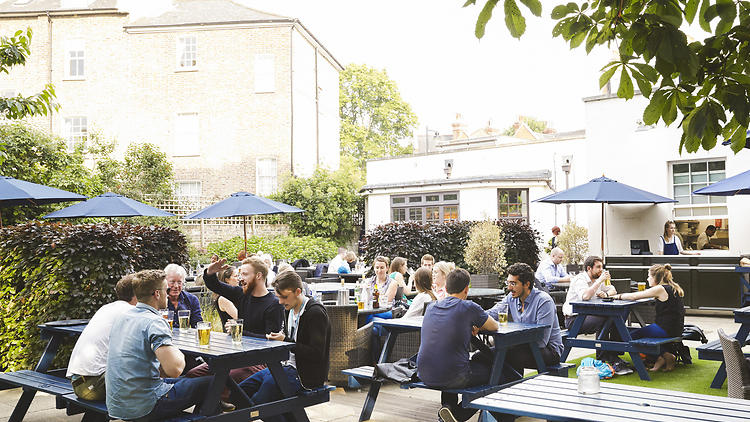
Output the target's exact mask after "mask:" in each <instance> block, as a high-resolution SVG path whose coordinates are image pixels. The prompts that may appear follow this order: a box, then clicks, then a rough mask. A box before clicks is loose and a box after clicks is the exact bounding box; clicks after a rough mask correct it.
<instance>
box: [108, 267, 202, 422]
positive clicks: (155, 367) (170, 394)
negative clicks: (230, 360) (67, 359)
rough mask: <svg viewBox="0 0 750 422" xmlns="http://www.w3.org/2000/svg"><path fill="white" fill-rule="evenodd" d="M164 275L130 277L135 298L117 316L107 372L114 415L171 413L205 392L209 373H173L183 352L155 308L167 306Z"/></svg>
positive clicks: (181, 364)
mask: <svg viewBox="0 0 750 422" xmlns="http://www.w3.org/2000/svg"><path fill="white" fill-rule="evenodd" d="M164 277H165V274H164V271H160V270H144V271H140V272H138V273H137V274H136V275H135V277H134V278H133V290H134V291H135V296H136V297H137V298H138V303H137V304H136V305H135V308H133V309H131V310H129V311H127V312H125V313H124V314H122V315H121V316H120V317H119V318H118V319H117V320H116V321H115V324H116V326H117V329H118V330H117V335H116V336H111V337H110V341H109V356H108V357H107V377H106V384H107V411H108V413H109V416H110V417H111V418H112V419H123V420H134V419H140V418H144V419H143V420H157V419H164V418H169V417H172V416H176V415H178V414H179V413H180V412H182V410H184V409H187V408H188V407H191V406H194V405H197V406H200V405H201V403H202V401H203V399H204V398H205V396H206V394H207V392H208V387H209V385H210V383H211V380H212V377H201V378H176V377H178V376H179V375H180V374H181V373H182V370H183V369H184V368H185V356H184V355H183V354H182V352H181V351H180V349H178V348H177V347H175V346H173V345H172V330H170V329H169V324H168V323H167V321H165V320H164V318H162V316H161V315H160V314H159V311H158V309H164V308H165V307H166V306H167V290H168V288H169V287H168V284H167V280H165V278H164ZM162 375H165V376H168V377H173V378H161V376H162Z"/></svg>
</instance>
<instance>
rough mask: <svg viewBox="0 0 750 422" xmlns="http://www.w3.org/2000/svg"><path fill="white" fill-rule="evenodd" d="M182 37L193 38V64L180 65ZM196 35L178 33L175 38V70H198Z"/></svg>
mask: <svg viewBox="0 0 750 422" xmlns="http://www.w3.org/2000/svg"><path fill="white" fill-rule="evenodd" d="M183 38H193V39H195V63H196V64H195V65H194V66H182V57H181V52H182V51H181V47H180V40H181V39H183ZM198 63H199V62H198V37H197V36H195V35H178V36H177V39H175V72H195V71H197V70H198Z"/></svg>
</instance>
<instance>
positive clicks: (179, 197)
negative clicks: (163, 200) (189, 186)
mask: <svg viewBox="0 0 750 422" xmlns="http://www.w3.org/2000/svg"><path fill="white" fill-rule="evenodd" d="M181 183H197V184H198V188H199V190H200V192H198V194H197V195H178V194H177V186H179V185H180V184H181ZM174 185H175V188H174V190H175V196H176V197H177V198H178V199H182V198H193V197H195V198H200V197H201V196H202V195H203V182H202V181H200V180H175V182H174Z"/></svg>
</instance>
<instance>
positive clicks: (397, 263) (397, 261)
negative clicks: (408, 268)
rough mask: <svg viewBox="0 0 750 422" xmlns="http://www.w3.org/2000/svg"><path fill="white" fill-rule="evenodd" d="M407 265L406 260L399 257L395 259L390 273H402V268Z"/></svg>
mask: <svg viewBox="0 0 750 422" xmlns="http://www.w3.org/2000/svg"><path fill="white" fill-rule="evenodd" d="M405 265H406V258H402V257H400V256H397V257H395V258H393V261H391V269H390V272H392V273H394V272H399V273H400V272H401V267H403V266H405Z"/></svg>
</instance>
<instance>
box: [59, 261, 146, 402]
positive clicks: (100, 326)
mask: <svg viewBox="0 0 750 422" xmlns="http://www.w3.org/2000/svg"><path fill="white" fill-rule="evenodd" d="M115 292H116V293H117V298H118V300H116V301H114V302H112V303H108V304H106V305H104V306H102V307H101V308H99V310H98V311H96V313H95V314H94V316H93V317H92V318H91V320H90V321H89V323H88V325H86V328H84V329H83V332H82V333H81V336H80V337H78V341H77V342H76V345H75V347H74V348H73V352H72V353H71V354H70V361H69V362H68V373H67V374H66V376H67V377H69V378H70V379H71V383H72V384H73V392H74V393H76V396H78V397H80V398H82V399H84V400H94V401H102V400H104V399H105V398H106V393H105V382H104V379H105V374H106V373H105V371H106V369H107V354H108V351H109V333H110V332H111V331H112V325H113V324H114V322H115V319H117V318H118V317H119V316H120V315H122V314H123V313H125V312H126V311H128V310H130V309H133V306H135V304H136V303H137V302H138V300H137V299H136V298H135V294H133V274H128V275H126V276H125V277H123V278H121V279H120V281H118V282H117V285H116V286H115Z"/></svg>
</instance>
